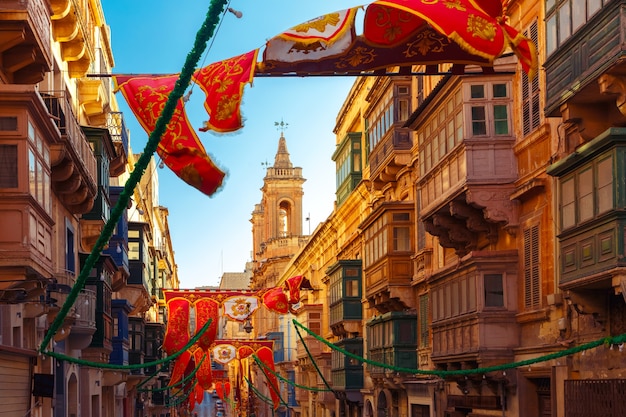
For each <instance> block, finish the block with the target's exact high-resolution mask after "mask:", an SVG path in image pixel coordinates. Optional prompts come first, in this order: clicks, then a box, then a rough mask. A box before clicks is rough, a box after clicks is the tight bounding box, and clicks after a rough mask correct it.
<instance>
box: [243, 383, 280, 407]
mask: <svg viewBox="0 0 626 417" xmlns="http://www.w3.org/2000/svg"><path fill="white" fill-rule="evenodd" d="M243 379H244V380H245V381H246V382H247V383H248V386H249V387H250V388H251V389H252V391H253V392H254V394H255V395H256V396H257V397H258V398H259V400H261V401H263V402H264V403H265V404H268V405H271V406H273V405H274V402H273V401H272V399H271V398H268V397H266V396H265V395H263V394H261V392H260V391H259V390H258V389H257V388H256V387H255V386H254V385H252V382H251V381H250V380H249V379H248V378H246V377H245V376H244V377H243ZM248 401H250V400H248ZM282 405H284V406H285V407H289V405H288V404H285V403H283V404H282Z"/></svg>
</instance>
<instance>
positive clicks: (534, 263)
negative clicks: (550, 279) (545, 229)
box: [524, 225, 541, 309]
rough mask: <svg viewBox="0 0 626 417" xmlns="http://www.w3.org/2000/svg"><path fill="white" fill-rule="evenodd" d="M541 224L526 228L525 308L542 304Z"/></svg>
mask: <svg viewBox="0 0 626 417" xmlns="http://www.w3.org/2000/svg"><path fill="white" fill-rule="evenodd" d="M539 244H540V240H539V225H534V226H532V227H529V228H527V229H524V308H526V309H532V308H538V307H540V305H541V288H540V285H541V280H540V275H539V259H540V258H539V248H540V246H539Z"/></svg>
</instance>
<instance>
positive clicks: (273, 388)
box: [252, 355, 286, 404]
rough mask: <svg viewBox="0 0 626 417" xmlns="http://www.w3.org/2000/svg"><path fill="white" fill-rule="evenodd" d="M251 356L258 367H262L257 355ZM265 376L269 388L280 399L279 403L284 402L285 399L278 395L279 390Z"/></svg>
mask: <svg viewBox="0 0 626 417" xmlns="http://www.w3.org/2000/svg"><path fill="white" fill-rule="evenodd" d="M252 357H253V358H254V361H255V362H256V364H257V365H259V366H260V367H263V365H262V364H263V361H261V360H260V359H259V358H258V356H257V355H252ZM263 375H265V372H264V373H263ZM265 378H266V379H267V382H268V384H267V385H268V387H269V389H271V390H272V391H274V392H275V393H276V395H278V400H279V401H280V403H281V404H286V403H285V401H283V399H282V397H281V396H280V391H278V390H277V389H276V387H275V386H274V384H272V383H271V381H270V380H269V378H268V376H267V375H265Z"/></svg>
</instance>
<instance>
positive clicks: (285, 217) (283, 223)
mask: <svg viewBox="0 0 626 417" xmlns="http://www.w3.org/2000/svg"><path fill="white" fill-rule="evenodd" d="M278 232H279V235H280V236H281V237H285V236H289V235H290V234H291V204H289V202H288V201H281V202H280V205H279V208H278Z"/></svg>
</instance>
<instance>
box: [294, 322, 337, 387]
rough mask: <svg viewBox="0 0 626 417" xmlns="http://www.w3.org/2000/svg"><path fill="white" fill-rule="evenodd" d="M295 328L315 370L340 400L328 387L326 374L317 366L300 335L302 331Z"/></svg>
mask: <svg viewBox="0 0 626 417" xmlns="http://www.w3.org/2000/svg"><path fill="white" fill-rule="evenodd" d="M294 327H295V329H296V333H298V337H299V338H300V341H301V342H302V346H304V349H305V350H306V353H307V355H309V359H311V363H312V364H313V366H314V367H315V370H316V371H317V373H318V374H319V376H320V378H322V381H323V382H324V385H326V388H328V389H329V390H330V391H332V393H333V394H335V398H339V396H338V395H337V393H336V392H335V391H334V390H333V389H332V388H331V387H330V385H328V381H326V378H324V374H322V371H321V370H320V368H319V367H318V366H317V362H315V359H313V355H311V351H310V350H309V347H308V346H307V345H306V343H305V341H304V338H303V337H302V335H301V334H300V329H298V327H296V326H294Z"/></svg>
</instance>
